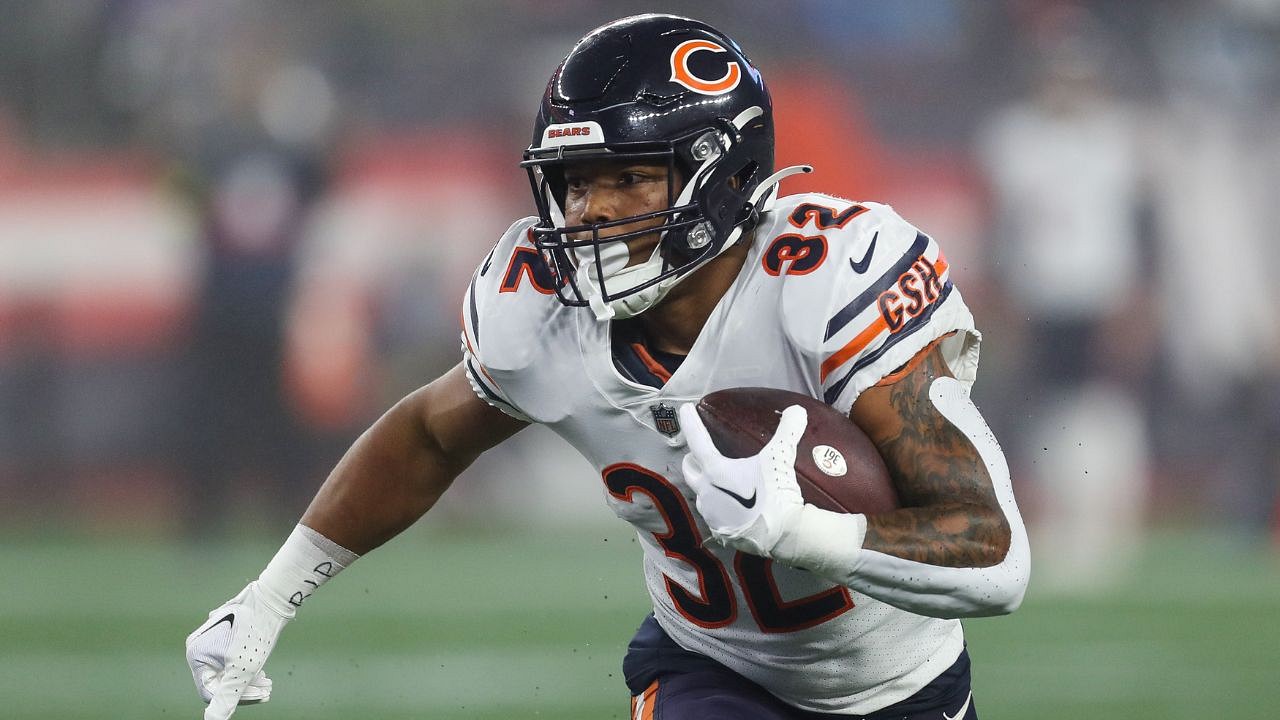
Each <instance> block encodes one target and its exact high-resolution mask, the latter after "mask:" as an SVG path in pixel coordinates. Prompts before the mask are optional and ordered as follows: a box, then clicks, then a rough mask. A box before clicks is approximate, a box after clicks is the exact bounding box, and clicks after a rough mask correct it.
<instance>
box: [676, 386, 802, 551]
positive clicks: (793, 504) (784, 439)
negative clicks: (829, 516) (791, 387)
mask: <svg viewBox="0 0 1280 720" xmlns="http://www.w3.org/2000/svg"><path fill="white" fill-rule="evenodd" d="M679 413H680V427H681V428H683V430H684V436H685V440H686V441H687V442H688V443H689V453H688V454H687V455H685V456H684V463H683V466H682V469H683V471H684V479H685V482H687V483H688V484H689V487H690V488H691V489H692V490H693V491H694V493H696V494H697V500H696V504H697V507H698V513H699V514H700V515H702V519H703V520H704V521H706V523H707V529H708V530H710V531H711V537H712V538H714V539H715V540H716V541H717V542H719V543H721V544H723V545H725V546H726V547H731V548H734V549H735V550H741V551H743V552H746V553H751V554H753V555H759V556H761V557H766V558H767V557H772V552H773V548H774V546H775V545H777V544H778V540H779V538H781V537H782V535H783V533H784V532H785V531H786V529H787V528H788V526H789V525H790V524H791V523H792V521H793V520H794V519H795V517H796V516H797V515H798V514H799V512H800V508H801V507H803V506H804V499H803V498H802V497H801V495H800V486H799V485H798V484H797V482H796V468H795V462H796V446H797V445H798V444H799V443H800V437H801V436H802V435H804V429H805V427H806V426H807V425H808V422H809V415H808V413H807V412H806V411H805V409H804V408H803V407H801V406H799V405H792V406H791V407H788V408H787V409H785V410H783V411H782V418H781V420H780V421H779V422H778V429H777V430H776V431H775V432H774V435H773V438H772V439H771V440H770V441H769V442H768V443H767V444H766V445H765V446H764V447H763V448H762V449H761V450H760V452H759V454H757V455H753V456H751V457H748V458H727V457H725V456H724V455H721V454H720V451H719V449H717V448H716V445H715V442H714V441H712V439H711V434H710V433H709V432H708V431H707V428H706V425H704V424H703V423H702V418H701V417H700V416H699V415H698V411H697V409H696V408H695V406H694V404H693V403H685V404H683V405H681V406H680V409H679Z"/></svg>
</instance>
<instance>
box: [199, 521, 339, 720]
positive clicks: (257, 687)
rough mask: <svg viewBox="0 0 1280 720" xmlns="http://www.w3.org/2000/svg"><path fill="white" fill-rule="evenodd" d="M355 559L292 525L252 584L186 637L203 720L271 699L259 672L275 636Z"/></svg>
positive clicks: (220, 718) (312, 532)
mask: <svg viewBox="0 0 1280 720" xmlns="http://www.w3.org/2000/svg"><path fill="white" fill-rule="evenodd" d="M357 557H359V556H358V555H356V554H355V553H353V552H351V551H350V550H347V549H346V548H344V547H342V546H341V545H338V544H337V543H335V542H333V541H332V540H329V539H328V538H326V537H325V536H323V535H321V534H320V533H318V532H316V531H315V530H312V529H311V528H308V527H306V526H304V525H298V526H297V527H295V528H294V529H293V532H292V533H291V534H290V535H289V538H288V539H287V540H285V542H284V545H282V546H281V547H280V551H279V552H277V553H276V555H275V557H273V558H272V559H271V562H269V563H267V567H266V568H265V569H263V571H262V574H261V575H259V576H258V579H257V580H254V581H253V582H251V583H249V585H248V586H247V587H245V589H244V590H241V591H240V594H239V595H236V596H235V597H233V598H231V599H230V600H228V601H227V602H225V603H223V605H222V606H221V607H219V608H217V609H216V610H214V611H213V612H211V613H209V619H208V620H206V621H205V622H204V624H202V625H201V626H200V627H198V628H196V629H195V632H193V633H191V634H190V635H188V636H187V665H188V666H190V668H191V677H192V679H194V680H195V681H196V691H197V692H199V693H200V698H201V699H202V700H204V701H205V702H207V703H209V707H208V708H206V709H205V711H204V719H205V720H227V718H229V717H231V713H233V712H235V711H236V706H237V705H250V704H253V703H260V702H266V701H267V700H269V699H270V698H271V680H270V678H268V677H267V675H266V673H264V672H263V671H262V666H263V665H264V664H265V663H266V662H267V656H269V655H270V654H271V651H272V649H274V648H275V646H276V640H278V639H279V638H280V631H281V630H283V629H284V626H285V623H287V622H289V621H290V620H292V619H293V616H294V614H295V613H296V612H297V610H298V608H299V607H302V603H303V601H305V600H306V599H307V598H308V597H311V593H313V592H315V590H316V589H317V588H319V587H320V586H321V585H323V584H324V583H326V582H328V581H329V578H332V577H333V576H334V575H337V574H338V573H339V572H340V571H341V570H342V569H343V568H345V567H346V566H347V565H350V564H351V563H353V562H355V560H356V558H357Z"/></svg>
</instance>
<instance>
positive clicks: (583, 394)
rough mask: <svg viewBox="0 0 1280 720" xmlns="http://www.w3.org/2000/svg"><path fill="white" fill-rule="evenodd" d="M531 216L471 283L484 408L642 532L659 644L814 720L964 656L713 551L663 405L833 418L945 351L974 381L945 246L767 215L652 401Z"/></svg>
mask: <svg viewBox="0 0 1280 720" xmlns="http://www.w3.org/2000/svg"><path fill="white" fill-rule="evenodd" d="M534 223H535V219H534V218H526V219H524V220H521V221H519V222H517V223H516V224H515V225H513V226H512V227H511V228H510V229H509V230H508V231H507V233H506V234H505V235H504V236H503V237H502V239H501V240H500V241H499V242H498V244H497V245H496V246H495V247H494V249H493V251H492V252H491V253H490V254H489V256H488V257H487V258H486V259H485V261H484V263H483V265H482V266H481V267H480V268H479V269H478V270H477V272H476V275H475V277H474V278H473V280H472V282H471V286H470V287H469V289H468V291H467V294H466V298H465V301H464V304H463V308H462V315H463V341H464V356H465V365H466V369H467V373H468V375H469V377H470V379H471V382H472V384H473V386H474V387H475V388H476V392H477V393H478V394H479V395H480V397H482V398H483V399H485V400H486V401H487V402H489V403H491V404H493V405H494V406H496V407H498V408H500V409H502V410H503V411H505V412H507V413H509V414H512V415H514V416H516V417H519V418H521V419H525V420H529V421H532V422H538V423H543V424H545V425H547V426H548V427H550V428H552V429H553V430H554V431H555V432H557V433H558V434H560V435H561V436H562V437H564V438H565V439H566V440H567V441H568V442H569V443H570V444H572V445H573V446H574V447H575V448H577V450H578V451H579V452H581V453H582V454H583V455H584V456H585V457H586V458H587V460H589V461H590V462H591V463H592V464H593V465H594V467H595V468H596V469H597V470H598V471H599V472H600V477H601V479H602V482H603V492H604V497H605V501H606V502H607V503H608V504H609V506H610V507H611V508H612V509H613V511H614V512H615V513H616V514H617V515H618V517H620V518H622V519H623V520H626V521H627V522H630V523H631V524H632V525H634V526H635V528H636V531H637V533H638V535H639V540H640V543H641V544H642V547H643V549H644V573H645V580H646V582H647V585H648V589H649V594H650V595H651V596H652V599H653V607H654V615H655V617H656V618H657V620H658V622H659V623H660V624H661V626H662V627H663V629H664V630H666V632H667V634H668V635H670V636H671V638H672V639H673V640H675V641H676V642H677V643H679V644H680V645H681V646H683V647H685V648H686V649H689V650H692V651H695V652H699V653H702V654H704V655H707V656H709V657H711V658H714V659H715V660H717V661H719V662H721V663H723V664H724V665H726V666H728V667H730V668H732V669H733V670H735V671H736V672H738V673H740V674H742V675H743V676H745V677H747V678H749V679H751V680H753V681H754V682H756V683H759V684H760V685H762V686H763V687H765V688H766V689H768V690H769V691H770V692H772V693H773V694H775V695H777V696H778V697H780V698H782V699H783V700H785V701H786V702H788V703H790V704H792V705H794V706H796V707H799V708H803V709H805V710H811V711H817V712H825V713H847V714H861V713H866V712H871V711H873V710H876V709H879V708H882V707H884V706H886V705H889V704H892V703H894V702H897V701H899V700H903V699H905V698H907V697H909V696H911V695H912V694H914V693H915V692H916V691H918V690H919V689H920V688H922V687H924V686H925V685H926V684H928V683H929V681H930V680H932V679H933V678H934V677H935V676H937V675H938V674H939V673H941V672H942V671H943V670H945V669H947V668H948V667H949V666H950V665H951V664H952V663H953V662H954V661H955V660H956V658H957V657H958V656H959V654H960V652H961V649H962V647H963V634H962V630H961V627H960V623H959V621H957V620H940V619H935V618H929V617H924V616H921V615H916V614H913V613H910V612H907V611H904V610H900V609H897V608H895V607H892V606H890V605H887V604H885V603H882V602H880V601H877V600H874V599H872V598H870V597H868V596H866V595H863V594H861V593H858V592H855V591H852V590H850V589H848V588H845V587H841V586H834V585H832V584H830V583H829V582H827V581H825V580H823V579H821V578H818V577H817V576H814V575H812V574H810V573H808V572H806V571H803V570H797V569H794V568H790V567H786V566H783V565H781V564H776V563H773V562H772V561H769V560H765V559H762V558H759V557H756V556H753V555H747V554H743V553H739V552H736V551H734V550H731V549H726V548H725V547H723V546H721V545H719V544H717V543H714V542H710V543H706V544H704V541H705V540H706V539H707V538H708V537H709V533H708V531H707V528H706V525H705V524H704V523H703V521H702V519H701V518H700V517H699V516H698V514H697V511H696V507H695V504H694V493H693V492H692V490H690V489H689V488H688V486H687V485H686V484H685V481H684V478H683V477H682V475H681V470H680V467H681V460H682V458H683V456H684V455H685V453H686V452H687V449H686V447H685V442H684V437H683V435H682V434H681V433H680V431H679V428H678V426H677V424H676V421H675V418H674V412H673V411H674V408H676V407H678V406H679V404H681V403H685V402H693V401H696V400H698V399H699V398H701V397H702V396H703V395H706V394H707V393H710V392H713V391H715V390H720V389H723V388H729V387H742V386H764V387H774V388H784V389H788V390H794V391H798V392H802V393H806V394H808V395H811V396H813V397H817V398H821V399H823V400H824V401H826V402H827V403H828V404H830V405H832V406H834V407H835V408H836V409H838V410H839V411H841V412H843V413H846V414H847V413H848V412H849V409H850V407H851V406H852V405H853V402H854V400H855V399H856V398H857V397H858V394H859V393H861V392H862V391H863V390H865V389H866V388H868V387H870V386H872V385H874V384H875V383H876V382H878V381H879V380H880V379H882V378H883V377H885V376H886V375H888V374H889V373H891V372H893V371H894V370H895V369H897V368H898V367H900V366H901V365H903V364H904V363H906V362H907V361H908V360H909V359H911V358H912V357H913V356H914V355H915V354H916V353H918V352H919V351H920V350H921V349H923V348H925V347H926V346H927V345H929V344H930V343H932V342H933V341H935V340H938V339H939V338H944V336H947V335H948V334H950V333H954V334H953V335H950V336H949V337H945V339H943V340H942V341H941V342H940V344H939V347H940V348H941V350H942V352H943V354H944V356H945V357H946V360H947V362H948V363H949V365H950V368H951V371H952V372H953V373H954V374H955V376H956V377H957V378H959V379H960V380H961V381H963V382H965V383H966V384H969V383H972V381H973V378H974V374H975V371H976V369H977V363H978V343H979V335H978V333H977V331H976V330H975V329H974V326H973V318H972V316H971V315H970V313H969V310H968V309H967V308H966V307H965V304H964V302H963V300H962V299H961V297H960V293H959V291H958V290H957V289H956V288H955V287H954V286H953V285H952V282H951V277H950V273H949V271H948V267H947V261H946V258H945V257H944V256H943V254H942V252H941V250H940V249H939V247H938V244H937V243H936V242H934V241H933V240H932V239H931V238H930V237H929V236H927V235H925V234H923V233H921V232H920V231H919V230H917V229H916V228H914V227H913V226H911V225H910V224H908V223H907V222H906V221H904V220H903V219H902V218H901V217H899V216H898V215H897V214H896V213H895V212H894V211H893V210H892V209H891V208H889V207H888V206H886V205H880V204H875V203H853V202H850V201H848V200H842V199H839V198H835V197H830V196H827V195H819V194H804V195H793V196H788V197H784V198H781V199H779V200H778V201H777V202H776V203H775V205H774V207H773V209H772V210H771V211H770V212H768V213H766V214H764V215H763V217H762V220H761V223H760V225H759V227H758V228H757V229H756V231H755V236H754V242H753V245H752V247H751V250H750V254H749V255H748V257H747V260H746V262H745V264H744V265H743V267H742V270H741V272H740V274H739V276H738V278H737V279H736V281H735V282H734V284H733V286H732V287H731V288H730V289H729V291H728V292H727V293H726V294H725V296H724V297H723V298H722V299H721V300H720V302H719V304H718V305H717V306H716V308H715V310H714V311H713V312H712V314H711V316H710V318H708V320H707V323H706V326H705V327H704V328H703V329H702V332H701V334H700V335H699V336H698V339H697V342H696V343H694V345H693V348H692V349H691V350H690V352H689V354H688V356H687V358H686V359H685V360H684V361H683V364H681V365H680V367H679V369H678V370H677V371H676V372H675V373H674V374H673V375H672V376H671V377H670V379H669V380H667V382H666V384H665V386H663V387H662V388H660V389H659V388H654V387H649V386H646V385H642V384H638V383H635V382H632V381H630V380H629V379H627V378H626V377H624V375H622V374H620V373H619V372H618V371H617V370H616V369H615V365H614V361H613V356H612V352H611V347H610V345H611V335H610V328H609V323H607V322H598V321H596V320H595V318H594V316H593V315H592V313H591V312H590V310H588V309H585V308H572V307H566V306H564V305H562V304H561V303H560V302H559V301H558V300H557V299H556V297H555V294H554V287H553V285H552V283H553V282H554V279H553V277H552V276H551V273H550V271H549V270H548V269H547V267H546V265H545V264H543V263H542V261H541V259H540V257H539V255H538V253H537V251H536V250H535V249H534V248H533V245H532V241H531V239H530V237H529V233H528V230H529V228H530V227H531V226H532V225H533V224H534Z"/></svg>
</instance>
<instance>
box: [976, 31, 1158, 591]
mask: <svg viewBox="0 0 1280 720" xmlns="http://www.w3.org/2000/svg"><path fill="white" fill-rule="evenodd" d="M1033 20H1034V21H1035V23H1036V24H1035V25H1034V27H1033V28H1032V30H1033V36H1034V37H1035V39H1036V41H1037V42H1036V46H1037V48H1038V54H1036V55H1034V57H1033V59H1032V61H1031V63H1032V65H1031V67H1032V73H1033V76H1034V77H1033V89H1032V92H1031V93H1030V94H1029V95H1028V96H1027V97H1025V98H1022V99H1019V100H1016V101H1015V102H1014V103H1012V104H1011V105H1009V106H1008V107H1005V108H1004V109H1002V110H1000V111H999V112H998V113H997V114H995V116H994V117H992V118H991V119H990V122H989V124H988V125H987V126H986V127H985V128H984V129H983V130H982V133H981V140H980V147H979V154H980V156H981V160H982V162H983V163H984V165H985V167H986V171H987V174H988V176H989V179H990V185H991V192H992V200H993V203H994V212H995V220H996V223H995V227H996V229H997V232H996V247H995V249H994V252H992V257H993V258H994V262H995V264H996V267H995V268H994V269H993V277H994V278H995V279H996V280H997V281H998V282H999V283H1000V285H1001V286H1002V289H1003V292H1004V293H1006V294H1007V297H1008V302H1009V303H1010V305H1011V312H1010V317H1012V318H1025V322H1024V323H1023V326H1022V327H1021V328H1007V327H1006V328H1001V333H1002V334H1007V333H1010V332H1011V331H1013V332H1015V333H1020V334H1021V337H1020V341H1021V343H1022V345H1021V348H1020V350H1021V352H1020V353H1019V356H1020V362H1021V365H1022V371H1021V386H1022V392H1021V393H1020V394H1019V397H1020V398H1025V401H1024V402H1025V404H1026V405H1027V407H1024V410H1025V411H1026V412H1028V413H1030V414H1031V416H1032V422H1031V423H1029V424H1024V425H1023V435H1022V437H1021V438H1020V439H1014V440H1013V442H1012V443H1011V445H1012V446H1013V447H1011V455H1012V456H1013V457H1014V458H1015V463H1017V464H1020V465H1021V466H1022V467H1021V471H1020V472H1021V474H1023V475H1025V476H1027V477H1029V479H1030V480H1031V481H1032V483H1033V484H1034V485H1033V487H1032V488H1031V490H1032V497H1033V498H1036V499H1037V500H1038V506H1037V507H1036V508H1035V509H1036V510H1037V511H1038V512H1036V513H1035V520H1034V521H1033V522H1032V523H1030V528H1031V530H1032V532H1033V533H1035V534H1037V535H1038V536H1039V538H1038V539H1039V542H1033V543H1032V547H1034V548H1037V550H1038V552H1039V553H1040V554H1041V555H1043V556H1044V557H1043V559H1042V561H1040V560H1038V561H1037V562H1038V567H1039V568H1040V570H1038V572H1037V575H1038V577H1037V584H1038V585H1039V586H1041V587H1045V586H1050V587H1056V588H1062V589H1081V590H1082V589H1087V588H1089V587H1091V586H1094V585H1096V584H1098V583H1101V582H1104V581H1106V580H1108V579H1109V578H1111V577H1113V576H1114V574H1115V573H1116V572H1117V571H1119V570H1120V569H1121V568H1122V567H1123V566H1124V560H1125V557H1126V553H1127V552H1129V551H1130V550H1131V548H1132V547H1133V544H1134V543H1135V541H1136V540H1137V539H1138V535H1139V531H1140V527H1141V523H1142V519H1143V509H1144V505H1145V495H1146V492H1147V487H1146V486H1147V480H1148V472H1149V470H1148V465H1149V460H1148V457H1149V449H1148V445H1149V442H1148V430H1147V426H1146V422H1145V418H1144V414H1143V411H1142V405H1141V400H1142V392H1143V390H1144V389H1145V383H1146V381H1147V379H1148V368H1149V363H1150V357H1151V353H1152V347H1153V342H1154V338H1153V336H1152V335H1151V333H1150V332H1148V331H1147V330H1146V328H1149V327H1150V324H1151V320H1152V317H1151V312H1152V308H1151V304H1150V303H1149V302H1148V301H1147V298H1148V297H1149V294H1150V290H1151V279H1152V278H1151V267H1150V263H1151V261H1150V258H1149V257H1147V256H1146V254H1145V253H1144V250H1143V243H1142V238H1141V235H1140V229H1139V228H1140V223H1139V218H1140V205H1141V200H1142V197H1141V184H1140V180H1141V176H1142V173H1141V164H1140V152H1139V145H1138V142H1137V140H1138V135H1137V130H1138V127H1137V116H1136V115H1135V112H1134V110H1133V108H1131V107H1128V106H1127V104H1126V103H1124V102H1122V101H1120V100H1118V99H1117V98H1116V97H1114V96H1113V95H1112V94H1111V93H1110V91H1109V88H1108V84H1107V78H1106V75H1105V67H1106V63H1107V62H1108V61H1109V60H1108V57H1109V51H1110V49H1111V48H1110V47H1108V44H1107V43H1106V42H1105V39H1104V36H1103V34H1102V33H1101V32H1100V31H1099V28H1098V26H1097V25H1096V24H1095V22H1094V21H1093V19H1092V18H1091V17H1090V16H1088V15H1087V14H1085V13H1084V12H1083V11H1082V10H1080V9H1078V8H1073V7H1070V6H1056V7H1051V8H1049V9H1048V11H1047V12H1045V13H1044V14H1042V15H1039V16H1036V17H1035V18H1033ZM1017 474H1019V473H1015V475H1017Z"/></svg>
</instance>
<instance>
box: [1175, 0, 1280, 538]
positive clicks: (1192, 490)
mask: <svg viewBox="0 0 1280 720" xmlns="http://www.w3.org/2000/svg"><path fill="white" fill-rule="evenodd" d="M1151 31H1152V32H1151V36H1152V40H1153V46H1154V48H1155V50H1156V54H1157V58H1158V59H1159V61H1160V63H1159V68H1160V71H1161V76H1162V79H1163V80H1164V88H1165V91H1166V95H1165V98H1164V102H1163V106H1162V107H1161V109H1160V112H1159V114H1158V117H1159V118H1160V122H1159V123H1157V124H1155V125H1154V126H1153V128H1152V129H1153V130H1154V131H1155V132H1154V142H1155V145H1156V147H1157V152H1155V153H1154V155H1155V157H1156V158H1158V163H1157V166H1156V172H1155V173H1154V177H1155V180H1156V183H1155V188H1156V202H1157V209H1158V213H1157V216H1156V217H1157V223H1158V230H1159V238H1160V256H1161V258H1162V264H1161V270H1162V284H1161V287H1160V288H1159V296H1158V297H1159V302H1160V305H1161V310H1162V320H1163V326H1162V330H1163V334H1162V336H1163V338H1164V351H1165V352H1164V358H1165V361H1166V363H1165V367H1164V368H1163V370H1164V376H1165V382H1166V386H1167V388H1168V391H1167V392H1162V393H1160V394H1159V396H1158V397H1157V398H1156V399H1157V403H1156V405H1155V407H1154V408H1153V410H1154V412H1155V413H1157V414H1158V416H1159V417H1161V418H1162V419H1164V424H1163V429H1164V432H1163V433H1162V435H1161V443H1160V449H1161V451H1160V455H1161V457H1162V458H1163V459H1164V461H1165V464H1166V467H1165V471H1166V472H1168V473H1169V474H1170V476H1171V480H1172V481H1173V484H1174V488H1175V489H1176V490H1178V491H1180V492H1181V494H1182V495H1183V498H1184V499H1185V500H1186V502H1188V503H1189V504H1190V505H1192V506H1193V507H1194V509H1195V510H1197V511H1200V512H1204V511H1208V513H1209V515H1211V516H1216V517H1217V518H1220V519H1223V520H1228V521H1230V523H1232V524H1233V525H1234V526H1235V527H1237V528H1239V529H1240V530H1243V531H1245V532H1248V533H1251V534H1255V535H1258V534H1261V531H1262V530H1263V529H1264V528H1265V527H1266V523H1267V521H1268V520H1269V519H1271V518H1272V517H1273V513H1274V510H1275V508H1276V501H1277V484H1278V483H1280V441H1277V438H1280V322H1277V320H1276V308H1277V307H1280V290H1278V289H1277V285H1276V282H1275V278H1274V275H1275V271H1274V270H1273V269H1272V267H1271V266H1272V264H1273V262H1274V258H1275V251H1276V249H1277V247H1280V236H1278V234H1277V230H1276V228H1277V227H1280V205H1277V203H1276V197H1275V196H1276V190H1277V188H1280V142H1278V141H1277V138H1280V92H1278V90H1280V68H1278V67H1277V64H1276V58H1277V54H1276V47H1277V45H1276V41H1277V37H1278V36H1280V5H1277V4H1275V3H1218V4H1190V5H1183V6H1180V7H1178V8H1177V10H1176V11H1175V12H1170V13H1167V14H1165V15H1163V16H1161V18H1160V20H1159V21H1158V22H1156V23H1154V24H1153V26H1152V28H1151Z"/></svg>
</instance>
